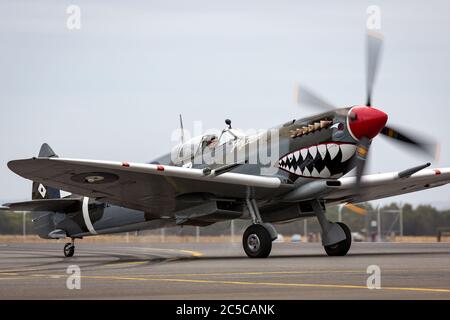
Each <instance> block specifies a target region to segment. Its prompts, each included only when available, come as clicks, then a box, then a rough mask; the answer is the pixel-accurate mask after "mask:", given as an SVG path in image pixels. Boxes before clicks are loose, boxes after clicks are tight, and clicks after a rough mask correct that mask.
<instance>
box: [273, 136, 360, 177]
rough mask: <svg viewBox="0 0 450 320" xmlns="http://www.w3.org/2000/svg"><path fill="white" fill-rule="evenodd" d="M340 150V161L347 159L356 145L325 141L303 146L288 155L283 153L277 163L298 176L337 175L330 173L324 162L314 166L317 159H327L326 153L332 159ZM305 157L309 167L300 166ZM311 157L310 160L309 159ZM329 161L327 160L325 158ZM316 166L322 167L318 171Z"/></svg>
mask: <svg viewBox="0 0 450 320" xmlns="http://www.w3.org/2000/svg"><path fill="white" fill-rule="evenodd" d="M339 151H341V159H340V160H341V163H344V162H346V161H348V160H349V159H350V158H351V157H352V156H353V155H354V154H355V151H356V146H355V145H353V144H346V143H344V144H336V143H325V144H319V145H317V146H311V147H308V148H303V149H300V150H297V151H295V152H291V153H290V154H288V155H285V156H284V157H283V158H281V159H280V160H279V165H280V167H281V168H282V169H284V170H286V171H289V172H291V173H294V174H296V175H299V176H304V177H313V178H333V177H336V176H337V175H336V174H334V175H332V174H331V172H330V169H328V168H327V167H326V166H323V164H324V163H320V164H321V165H320V166H318V167H316V166H315V165H316V164H317V162H318V161H319V162H320V161H325V159H328V157H327V154H328V155H329V159H330V160H334V159H335V158H336V156H337V155H338V154H339ZM307 159H309V160H308V162H309V163H311V164H312V166H311V165H308V167H309V168H311V167H312V169H311V170H310V169H308V168H307V167H304V164H303V166H302V168H300V166H301V163H302V162H305V161H306V160H307ZM311 159H312V161H311ZM327 161H329V160H327ZM318 168H323V169H321V170H320V171H319V169H318ZM338 176H342V174H338Z"/></svg>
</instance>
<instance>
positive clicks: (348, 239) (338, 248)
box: [324, 222, 352, 256]
mask: <svg viewBox="0 0 450 320" xmlns="http://www.w3.org/2000/svg"><path fill="white" fill-rule="evenodd" d="M337 224H338V225H339V226H340V227H341V228H342V230H344V233H345V240H342V241H341V242H338V243H335V244H332V245H330V246H325V247H324V248H325V252H326V253H327V255H329V256H345V255H346V254H347V252H348V250H350V247H351V245H352V233H351V231H350V228H349V227H347V225H346V224H344V223H342V222H338V223H337Z"/></svg>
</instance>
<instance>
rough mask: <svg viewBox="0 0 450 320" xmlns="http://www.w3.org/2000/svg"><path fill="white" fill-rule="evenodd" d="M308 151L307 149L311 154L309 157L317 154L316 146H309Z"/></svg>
mask: <svg viewBox="0 0 450 320" xmlns="http://www.w3.org/2000/svg"><path fill="white" fill-rule="evenodd" d="M308 151H309V154H310V155H311V157H312V158H313V159H314V158H315V157H316V154H317V146H312V147H309V149H308Z"/></svg>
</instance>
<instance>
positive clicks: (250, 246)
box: [242, 224, 272, 258]
mask: <svg viewBox="0 0 450 320" xmlns="http://www.w3.org/2000/svg"><path fill="white" fill-rule="evenodd" d="M242 245H243V247H244V251H245V253H246V254H247V256H248V257H249V258H267V257H268V256H269V254H270V251H271V250H272V239H271V237H270V233H269V231H267V229H266V228H265V227H264V226H262V225H260V224H254V225H251V226H250V227H248V228H247V230H245V232H244V236H243V237H242Z"/></svg>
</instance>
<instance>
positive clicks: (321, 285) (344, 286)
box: [0, 274, 450, 294]
mask: <svg viewBox="0 0 450 320" xmlns="http://www.w3.org/2000/svg"><path fill="white" fill-rule="evenodd" d="M64 276H65V275H64ZM64 276H62V275H48V274H32V275H27V276H19V277H17V276H13V275H11V277H8V278H0V280H22V279H30V278H32V277H33V278H35V279H36V278H47V279H60V278H63V277H64ZM81 278H84V279H94V280H119V281H123V280H129V281H151V282H173V283H195V284H224V285H240V286H270V287H299V288H327V289H364V290H369V289H368V288H367V286H361V285H350V284H324V283H288V282H257V281H229V280H206V279H177V278H148V277H130V276H81ZM379 290H380V291H381V290H388V291H411V292H428V293H449V294H450V289H446V288H415V287H389V286H387V287H381V288H380V289H379ZM371 291H372V290H371ZM373 291H375V292H376V291H378V290H373Z"/></svg>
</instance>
